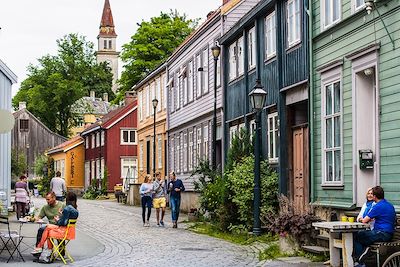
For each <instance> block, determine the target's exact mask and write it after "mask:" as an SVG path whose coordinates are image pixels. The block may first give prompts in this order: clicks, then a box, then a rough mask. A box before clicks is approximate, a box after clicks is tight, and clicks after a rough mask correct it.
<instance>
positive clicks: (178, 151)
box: [175, 134, 181, 173]
mask: <svg viewBox="0 0 400 267" xmlns="http://www.w3.org/2000/svg"><path fill="white" fill-rule="evenodd" d="M175 146H176V172H177V173H180V172H181V140H180V134H177V136H176V137H175Z"/></svg>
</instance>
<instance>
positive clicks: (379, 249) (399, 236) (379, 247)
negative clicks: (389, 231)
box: [370, 215, 400, 267]
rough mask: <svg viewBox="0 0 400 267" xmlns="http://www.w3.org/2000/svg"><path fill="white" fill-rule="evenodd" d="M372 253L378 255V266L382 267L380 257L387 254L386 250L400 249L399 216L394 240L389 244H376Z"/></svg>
mask: <svg viewBox="0 0 400 267" xmlns="http://www.w3.org/2000/svg"><path fill="white" fill-rule="evenodd" d="M370 247H371V251H372V252H374V253H376V266H378V267H380V266H381V265H380V255H381V254H386V253H385V250H387V249H389V248H395V247H397V248H399V247H400V217H399V215H397V224H396V228H395V232H394V233H393V238H392V240H391V241H389V242H375V243H374V244H372V245H371V246H370Z"/></svg>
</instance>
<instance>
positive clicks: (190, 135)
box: [188, 130, 194, 171]
mask: <svg viewBox="0 0 400 267" xmlns="http://www.w3.org/2000/svg"><path fill="white" fill-rule="evenodd" d="M193 159H194V153H193V131H192V130H191V131H189V164H188V165H189V171H192V170H193V162H194V160H193Z"/></svg>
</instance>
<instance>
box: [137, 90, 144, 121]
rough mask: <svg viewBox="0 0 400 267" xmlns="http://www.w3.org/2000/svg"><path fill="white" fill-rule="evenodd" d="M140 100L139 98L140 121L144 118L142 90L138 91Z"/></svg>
mask: <svg viewBox="0 0 400 267" xmlns="http://www.w3.org/2000/svg"><path fill="white" fill-rule="evenodd" d="M138 100H139V108H138V113H139V121H142V120H143V114H142V112H143V110H142V109H143V98H142V91H140V92H139V93H138Z"/></svg>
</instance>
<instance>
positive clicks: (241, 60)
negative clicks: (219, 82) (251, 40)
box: [236, 36, 244, 76]
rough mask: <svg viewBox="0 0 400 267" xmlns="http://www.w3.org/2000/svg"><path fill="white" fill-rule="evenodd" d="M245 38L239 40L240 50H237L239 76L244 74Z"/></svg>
mask: <svg viewBox="0 0 400 267" xmlns="http://www.w3.org/2000/svg"><path fill="white" fill-rule="evenodd" d="M243 40H244V39H243V36H242V37H240V38H239V39H238V46H237V47H238V49H237V53H238V55H237V61H236V62H237V72H238V76H240V75H242V74H243V73H244V49H243V45H244V44H243Z"/></svg>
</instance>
